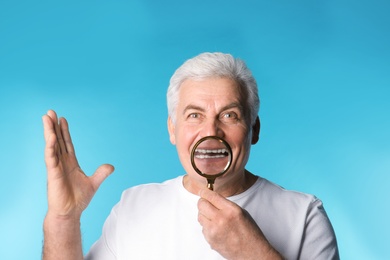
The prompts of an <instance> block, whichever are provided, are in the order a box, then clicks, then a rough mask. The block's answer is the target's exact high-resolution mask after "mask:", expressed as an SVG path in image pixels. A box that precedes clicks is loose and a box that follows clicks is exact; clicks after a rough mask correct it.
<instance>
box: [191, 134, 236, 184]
mask: <svg viewBox="0 0 390 260" xmlns="http://www.w3.org/2000/svg"><path fill="white" fill-rule="evenodd" d="M231 161H232V150H231V148H230V146H229V144H228V143H227V142H226V141H225V140H223V139H222V138H219V137H217V136H206V137H203V138H202V139H200V140H199V141H198V142H197V143H196V144H195V145H194V147H193V148H192V152H191V163H192V166H193V168H194V169H195V171H196V172H197V173H198V174H199V175H201V176H203V177H205V178H207V180H208V183H209V184H210V183H211V184H212V183H214V180H215V179H216V178H217V177H219V176H221V175H223V174H224V173H225V172H226V171H227V170H228V169H229V167H230V164H231ZM209 188H211V189H212V186H211V187H209Z"/></svg>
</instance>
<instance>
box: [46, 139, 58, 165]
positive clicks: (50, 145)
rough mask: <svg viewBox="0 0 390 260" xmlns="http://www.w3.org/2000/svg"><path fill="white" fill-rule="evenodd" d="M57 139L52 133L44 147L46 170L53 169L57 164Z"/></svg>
mask: <svg viewBox="0 0 390 260" xmlns="http://www.w3.org/2000/svg"><path fill="white" fill-rule="evenodd" d="M56 143H57V138H56V136H55V134H54V133H52V134H51V135H50V136H48V137H47V140H46V146H45V163H46V167H47V168H48V169H50V168H54V167H55V166H57V164H58V157H57V147H56Z"/></svg>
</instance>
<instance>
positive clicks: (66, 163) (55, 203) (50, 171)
mask: <svg viewBox="0 0 390 260" xmlns="http://www.w3.org/2000/svg"><path fill="white" fill-rule="evenodd" d="M42 120H43V126H44V137H45V141H46V147H45V162H46V168H47V181H48V187H47V189H48V214H49V215H50V214H51V215H54V216H56V217H76V218H78V217H80V216H81V213H82V211H83V210H84V209H85V208H86V207H87V206H88V204H89V202H90V201H91V199H92V197H93V196H94V194H95V193H96V191H97V189H98V188H99V186H100V184H101V183H102V182H103V181H104V180H105V178H106V177H107V176H108V175H110V174H111V173H112V172H113V170H114V168H113V166H111V165H109V164H103V165H101V166H100V167H99V168H98V169H97V170H96V172H95V173H94V174H93V175H92V176H86V175H85V174H84V172H83V171H82V169H81V168H80V166H79V164H78V162H77V158H76V154H75V150H74V146H73V143H72V140H71V137H70V133H69V127H68V123H67V121H66V119H65V118H60V119H59V120H58V118H57V115H56V113H55V112H54V111H52V110H50V111H48V113H47V114H46V115H44V116H43V117H42Z"/></svg>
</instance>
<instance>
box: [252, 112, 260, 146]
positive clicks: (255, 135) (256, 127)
mask: <svg viewBox="0 0 390 260" xmlns="http://www.w3.org/2000/svg"><path fill="white" fill-rule="evenodd" d="M259 138H260V118H259V117H257V118H256V121H255V123H254V124H253V126H252V144H256V143H257V142H258V141H259Z"/></svg>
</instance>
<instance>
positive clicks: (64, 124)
mask: <svg viewBox="0 0 390 260" xmlns="http://www.w3.org/2000/svg"><path fill="white" fill-rule="evenodd" d="M60 128H61V134H62V137H63V140H64V145H65V149H66V151H67V152H68V153H73V154H74V153H75V151H74V146H73V142H72V138H71V136H70V132H69V124H68V121H67V120H66V119H65V118H63V117H62V118H60Z"/></svg>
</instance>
